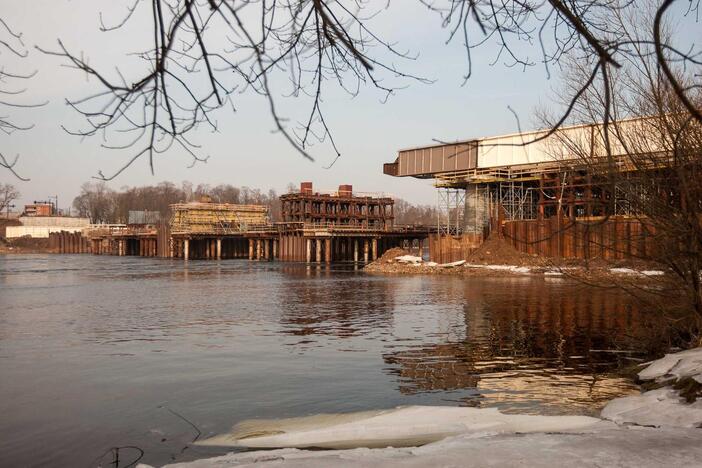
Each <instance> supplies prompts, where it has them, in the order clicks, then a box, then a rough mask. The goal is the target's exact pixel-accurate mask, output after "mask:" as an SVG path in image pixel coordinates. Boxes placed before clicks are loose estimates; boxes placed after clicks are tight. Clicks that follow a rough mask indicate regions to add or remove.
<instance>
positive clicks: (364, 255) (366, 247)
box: [363, 239, 370, 263]
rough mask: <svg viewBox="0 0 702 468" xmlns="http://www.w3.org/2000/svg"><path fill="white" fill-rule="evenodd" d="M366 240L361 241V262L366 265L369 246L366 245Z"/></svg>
mask: <svg viewBox="0 0 702 468" xmlns="http://www.w3.org/2000/svg"><path fill="white" fill-rule="evenodd" d="M368 244H369V243H368V239H363V262H364V263H368V251H369V250H370V249H369V245H368Z"/></svg>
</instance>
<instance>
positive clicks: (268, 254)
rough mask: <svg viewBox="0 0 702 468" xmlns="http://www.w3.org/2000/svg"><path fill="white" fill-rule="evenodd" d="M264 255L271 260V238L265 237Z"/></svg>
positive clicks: (267, 259)
mask: <svg viewBox="0 0 702 468" xmlns="http://www.w3.org/2000/svg"><path fill="white" fill-rule="evenodd" d="M262 242H263V257H264V259H265V260H266V261H267V262H268V261H270V260H271V241H270V239H263V241H262Z"/></svg>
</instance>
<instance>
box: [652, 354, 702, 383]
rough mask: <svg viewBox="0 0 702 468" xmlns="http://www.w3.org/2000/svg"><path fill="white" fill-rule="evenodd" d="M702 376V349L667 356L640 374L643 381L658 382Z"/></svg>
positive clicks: (654, 362)
mask: <svg viewBox="0 0 702 468" xmlns="http://www.w3.org/2000/svg"><path fill="white" fill-rule="evenodd" d="M701 376H702V348H694V349H688V350H687V351H681V352H679V353H673V354H666V355H665V356H664V357H662V358H661V359H657V360H655V361H653V362H651V363H650V364H649V365H648V367H646V369H644V370H642V371H641V372H639V379H641V380H658V381H660V380H661V379H669V378H671V377H675V378H677V379H681V378H684V377H693V378H695V380H697V377H701Z"/></svg>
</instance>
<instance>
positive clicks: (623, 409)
mask: <svg viewBox="0 0 702 468" xmlns="http://www.w3.org/2000/svg"><path fill="white" fill-rule="evenodd" d="M638 379H639V380H640V381H641V382H643V386H644V388H650V390H648V391H644V392H643V393H642V394H641V395H634V396H628V397H622V398H616V399H614V400H612V401H611V402H610V403H609V404H607V406H605V408H604V410H603V411H602V413H601V415H600V418H599V419H598V418H587V419H592V420H593V421H592V423H591V424H588V423H587V421H585V422H583V421H581V420H578V421H574V420H573V418H570V419H561V420H560V421H562V423H561V422H560V421H558V418H559V417H558V416H551V417H549V416H533V418H534V420H535V421H536V420H537V419H538V423H537V424H534V426H533V427H530V428H524V427H523V426H521V427H518V424H517V423H516V422H515V421H516V419H517V418H524V417H525V416H519V415H513V416H510V415H502V414H500V416H499V418H498V419H499V420H500V421H499V424H498V425H495V424H492V425H491V424H486V421H485V419H484V418H482V419H481V418H477V419H478V422H477V423H474V424H473V425H472V426H467V427H466V429H465V433H464V434H461V435H456V436H453V437H448V438H446V439H443V440H441V441H438V442H434V443H430V444H427V445H424V446H420V447H406V448H393V447H388V448H381V449H368V448H356V449H352V450H328V451H308V450H300V449H295V448H286V449H279V450H265V451H256V452H243V453H231V454H228V455H225V456H221V457H215V458H210V459H203V460H197V461H193V462H188V463H178V464H172V465H167V466H168V467H170V468H210V467H215V466H216V467H243V466H252V465H255V466H273V465H275V466H281V465H283V466H295V467H302V466H304V467H308V468H309V467H326V466H354V467H356V466H412V467H414V466H417V467H420V466H513V465H516V464H519V465H522V466H536V467H541V466H543V467H547V466H548V467H550V466H554V464H556V465H566V464H567V465H571V466H576V467H599V466H631V467H661V466H690V467H693V466H702V444H700V443H699V441H700V436H702V348H696V349H692V350H688V351H683V352H679V353H674V354H669V355H666V356H665V357H663V358H662V359H659V360H656V361H653V362H651V363H649V364H648V365H646V366H644V368H643V369H642V370H641V371H640V372H639V373H638ZM441 410H442V411H444V408H442V409H441ZM463 410H465V408H464V409H463ZM471 410H472V411H473V412H474V413H475V412H493V414H494V410H490V409H483V410H480V409H471ZM503 422H504V424H503ZM404 424H405V425H406V424H407V422H406V421H405V422H404ZM437 424H440V421H438V418H437ZM338 427H339V426H337V430H338ZM405 427H406V426H405ZM545 427H548V429H545ZM304 430H307V431H308V432H309V431H310V428H305V429H304ZM304 430H303V431H302V432H299V431H298V433H297V435H302V436H304ZM364 432H365V431H359V434H363V433H364ZM291 435H292V434H291ZM255 437H256V436H253V438H255ZM141 466H142V467H146V466H148V465H141Z"/></svg>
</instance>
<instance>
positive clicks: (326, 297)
mask: <svg viewBox="0 0 702 468" xmlns="http://www.w3.org/2000/svg"><path fill="white" fill-rule="evenodd" d="M648 323H649V320H648V317H646V312H645V311H644V310H642V309H641V308H640V307H637V306H636V304H635V303H634V302H633V300H631V299H629V298H627V297H626V296H625V295H624V294H623V293H619V292H617V291H616V290H614V291H612V290H606V291H605V290H601V289H595V288H592V287H588V286H585V285H581V284H578V283H574V282H571V281H568V280H564V279H560V278H550V277H546V278H544V277H528V276H524V277H511V278H475V277H471V278H459V277H450V276H380V275H371V274H366V273H363V272H362V271H361V270H358V269H355V268H353V267H352V266H345V265H339V266H331V267H327V266H306V265H304V264H284V263H256V262H248V261H245V260H228V261H221V262H207V261H191V262H190V263H187V264H184V263H183V262H182V261H177V260H164V259H149V258H139V257H108V256H100V257H98V256H90V255H7V256H1V255H0V414H1V415H2V417H0V466H96V465H97V464H99V463H102V464H103V466H106V465H107V464H108V463H109V462H110V460H112V457H113V456H114V452H110V448H111V447H118V446H119V447H126V446H132V447H138V448H139V449H136V448H123V449H121V450H120V451H119V457H120V466H125V465H127V464H129V463H130V461H131V460H134V459H135V458H136V457H137V456H138V455H139V450H143V451H144V455H143V458H142V459H141V461H143V462H146V463H152V464H156V465H158V464H163V463H166V462H169V461H172V460H177V461H185V460H190V459H194V458H201V457H207V456H212V455H216V454H219V453H226V450H218V449H203V448H197V447H188V444H189V442H191V441H192V440H193V439H194V438H195V437H196V436H197V432H196V429H195V427H196V428H197V430H199V431H201V432H202V435H201V436H200V437H206V436H208V435H212V434H216V433H221V432H225V431H227V430H228V429H229V428H230V427H231V426H232V425H233V424H234V423H235V422H237V421H239V420H241V419H246V418H278V417H290V416H302V415H309V414H314V413H319V412H347V411H357V410H365V409H378V408H389V407H394V406H397V405H412V404H426V405H471V406H482V407H487V406H496V407H498V408H500V409H502V410H503V411H512V412H523V413H539V414H596V413H597V412H598V411H599V409H600V408H601V407H602V406H603V405H604V403H605V402H606V401H607V400H608V399H610V398H613V397H616V396H620V395H624V394H628V393H632V392H634V391H636V387H635V386H634V385H633V384H632V383H631V381H630V380H629V379H627V378H626V377H624V376H622V375H621V374H620V373H619V369H621V368H622V367H623V366H626V365H629V364H631V363H634V362H637V361H639V360H641V359H642V358H643V357H645V356H644V353H645V349H644V346H643V344H642V343H643V341H644V340H640V339H638V335H639V334H646V333H648V330H649V329H650V324H648ZM647 324H648V325H647ZM190 423H192V424H193V425H194V426H195V427H193V426H191V424H190ZM113 466H114V465H113Z"/></svg>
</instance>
